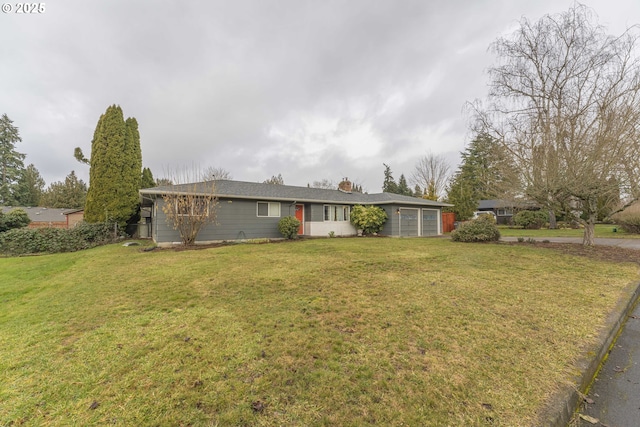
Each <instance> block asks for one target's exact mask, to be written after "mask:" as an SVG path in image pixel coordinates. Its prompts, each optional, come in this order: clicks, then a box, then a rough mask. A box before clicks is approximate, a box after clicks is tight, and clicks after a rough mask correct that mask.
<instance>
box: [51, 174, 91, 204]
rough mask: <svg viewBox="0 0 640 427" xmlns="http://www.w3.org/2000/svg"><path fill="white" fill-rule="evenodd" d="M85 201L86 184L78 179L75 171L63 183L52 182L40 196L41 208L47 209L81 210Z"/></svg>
mask: <svg viewBox="0 0 640 427" xmlns="http://www.w3.org/2000/svg"><path fill="white" fill-rule="evenodd" d="M86 199H87V184H85V183H84V181H83V180H81V179H78V177H77V176H76V173H75V171H71V173H70V174H69V175H67V176H66V178H65V179H64V182H62V181H58V182H52V183H51V184H49V187H47V189H46V190H45V191H44V193H43V194H42V206H45V207H48V208H66V209H82V208H84V204H85V201H86Z"/></svg>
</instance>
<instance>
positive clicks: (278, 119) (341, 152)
mask: <svg viewBox="0 0 640 427" xmlns="http://www.w3.org/2000/svg"><path fill="white" fill-rule="evenodd" d="M41 4H42V5H44V13H39V14H38V13H35V14H18V13H16V8H17V3H16V2H9V3H8V5H9V6H7V4H5V6H3V11H4V10H5V8H6V9H12V11H11V12H9V13H1V14H0V40H1V41H2V48H1V49H0V52H2V55H1V61H0V94H1V95H0V114H2V113H6V114H7V115H8V116H9V118H10V119H12V120H13V121H14V125H16V126H17V127H18V128H19V130H20V135H21V137H22V142H21V143H19V144H18V146H17V150H18V151H20V152H22V153H25V154H26V155H27V158H26V162H25V165H26V164H29V163H33V164H35V166H36V167H37V168H38V170H39V171H40V173H41V175H42V176H43V178H44V179H45V181H46V182H47V185H48V184H49V183H51V182H52V181H59V180H63V179H64V177H65V176H66V175H67V174H68V173H69V172H70V171H71V170H75V171H76V173H77V174H78V175H79V176H80V177H81V178H83V179H84V180H85V181H86V182H88V176H89V167H88V166H86V165H82V164H80V163H78V162H77V161H76V160H75V159H74V158H73V149H74V147H77V146H79V147H81V148H82V149H83V151H84V152H85V154H86V155H87V156H89V154H90V152H91V139H92V137H93V132H94V130H95V126H96V123H97V121H98V118H99V117H100V115H101V114H102V113H104V111H105V110H106V108H107V107H108V106H109V105H111V104H118V105H120V106H121V107H122V109H123V111H124V114H125V117H135V118H136V119H137V120H138V123H139V126H140V135H141V146H142V156H143V164H144V166H146V167H150V168H151V170H152V171H153V173H154V176H155V177H161V176H162V175H163V172H164V171H167V170H172V169H177V168H181V167H184V166H191V165H196V166H199V167H200V168H202V169H204V168H206V167H208V166H214V167H222V168H224V169H226V170H228V171H229V172H230V173H231V175H232V176H233V178H234V179H237V180H244V181H257V182H262V181H264V180H265V179H267V178H269V177H271V176H272V175H277V174H282V176H283V178H284V181H285V184H290V185H303V186H304V185H307V183H312V182H313V181H319V180H322V179H330V180H333V181H335V182H337V181H339V180H340V178H342V177H349V178H350V179H351V180H353V181H356V182H357V183H360V184H362V185H363V186H364V188H365V190H367V191H369V192H379V191H381V186H382V180H383V170H384V167H383V163H387V164H389V165H390V166H391V169H392V171H393V173H394V177H395V178H396V179H398V178H399V176H400V174H401V173H404V174H405V176H406V177H407V178H408V179H409V178H410V176H411V173H412V170H413V168H414V166H415V163H416V160H417V159H418V158H420V157H421V156H424V155H425V154H426V153H427V152H432V153H436V154H442V155H444V156H445V157H446V158H447V159H448V160H449V161H450V163H451V166H452V169H455V167H456V165H457V162H458V161H459V152H460V151H462V150H464V147H465V145H466V144H467V143H468V142H469V140H470V137H471V135H470V133H469V131H468V119H467V117H466V116H465V114H464V111H463V107H464V104H465V102H467V101H473V100H474V99H477V98H482V97H484V96H486V93H487V81H488V78H487V74H486V69H487V67H489V66H490V65H491V64H492V63H494V62H495V58H494V57H493V56H492V54H491V53H489V52H488V50H487V48H488V46H489V44H490V43H491V42H492V41H494V40H495V39H496V38H497V37H498V36H500V35H504V34H508V33H511V32H512V31H513V30H514V29H515V28H516V26H517V24H518V22H519V20H520V19H521V18H522V17H523V16H524V17H526V18H528V19H529V20H531V21H536V20H538V19H539V18H540V17H541V16H543V15H545V14H556V13H558V12H561V11H565V10H567V9H568V8H569V7H570V6H571V5H572V4H573V3H572V2H570V1H567V0H536V1H531V0H466V1H464V0H442V1H440V0H421V1H403V0H390V1H386V0H385V1H382V0H341V1H331V0H314V1H306V0H290V1H276V0H273V1H271V0H252V1H249V0H247V1H239V0H226V1H218V0H215V1H213V0H212V1H189V2H181V1H159V0H154V1H151V0H147V1H132V0H90V1H87V0H58V1H46V2H44V3H41ZM584 4H586V5H587V6H589V7H591V8H592V9H593V10H594V12H595V13H596V14H597V15H598V16H599V21H600V23H602V24H604V25H605V26H607V27H608V30H609V32H610V33H612V34H620V33H621V32H622V31H624V29H626V28H627V27H629V26H631V25H634V24H637V23H640V1H639V0H586V1H585V2H584Z"/></svg>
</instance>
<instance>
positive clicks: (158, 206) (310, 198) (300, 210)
mask: <svg viewBox="0 0 640 427" xmlns="http://www.w3.org/2000/svg"><path fill="white" fill-rule="evenodd" d="M205 186H206V184H205V183H197V184H185V185H172V186H162V187H155V188H147V189H143V190H140V202H141V205H142V211H143V214H142V217H143V218H146V219H145V221H148V223H150V226H149V236H150V237H151V238H153V240H154V241H155V242H156V243H158V244H160V245H170V244H174V243H179V242H180V236H179V234H178V232H177V231H176V230H174V229H173V227H171V226H170V225H169V224H168V223H167V221H166V216H165V214H164V212H163V210H162V207H163V205H164V203H165V202H164V200H163V198H162V195H163V194H166V193H172V194H175V193H178V194H180V193H181V192H182V193H186V192H195V193H196V194H197V193H198V192H201V193H202V191H204V188H205ZM351 190H352V188H351V182H349V181H346V180H345V181H343V182H342V183H341V184H340V189H338V190H326V189H320V188H308V187H294V186H290V185H278V184H262V183H253V182H242V181H230V180H218V181H215V195H216V196H217V197H218V205H217V211H216V215H217V216H216V223H215V224H208V225H207V226H206V227H205V228H203V229H202V230H200V233H199V234H198V238H197V243H212V242H220V241H234V240H245V239H259V238H281V237H282V235H281V234H280V232H279V231H278V221H280V219H281V218H283V217H285V216H295V217H297V218H298V219H299V220H300V222H301V223H302V227H300V232H299V233H298V234H300V235H303V236H325V237H326V236H328V235H329V233H331V232H333V234H334V235H336V236H353V235H356V234H357V230H356V229H355V227H354V226H353V225H352V224H351V223H350V221H349V217H350V212H351V208H352V207H353V206H354V205H375V206H379V207H381V208H382V209H384V210H385V212H386V213H387V221H386V223H385V225H384V228H383V230H382V231H381V233H380V234H382V235H387V236H402V237H405V236H406V237H410V236H416V237H417V236H436V235H440V234H442V208H443V207H444V206H451V205H449V204H447V203H441V202H434V201H432V200H426V199H419V198H416V197H409V196H401V195H398V194H390V193H379V194H362V193H354V192H352V191H351ZM145 211H146V212H148V213H147V214H145V213H144V212H145Z"/></svg>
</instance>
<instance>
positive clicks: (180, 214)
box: [174, 199, 211, 216]
mask: <svg viewBox="0 0 640 427" xmlns="http://www.w3.org/2000/svg"><path fill="white" fill-rule="evenodd" d="M178 201H179V200H178V199H175V200H174V203H175V211H176V216H193V215H194V212H193V201H195V199H194V200H192V203H191V205H189V208H190V209H189V210H190V211H191V212H189V213H180V211H179V207H178ZM210 211H211V209H210V203H209V200H207V216H209V212H210Z"/></svg>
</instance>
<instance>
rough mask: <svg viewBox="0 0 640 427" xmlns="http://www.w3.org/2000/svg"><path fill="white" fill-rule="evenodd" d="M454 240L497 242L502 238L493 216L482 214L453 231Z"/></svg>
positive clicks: (452, 237)
mask: <svg viewBox="0 0 640 427" xmlns="http://www.w3.org/2000/svg"><path fill="white" fill-rule="evenodd" d="M451 240H453V241H454V242H495V241H498V240H500V231H499V230H498V226H497V225H496V224H495V222H494V220H493V218H489V217H488V215H481V216H480V217H479V218H478V219H474V220H473V221H468V222H464V223H462V225H460V227H458V228H457V229H455V230H453V231H452V232H451Z"/></svg>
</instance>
